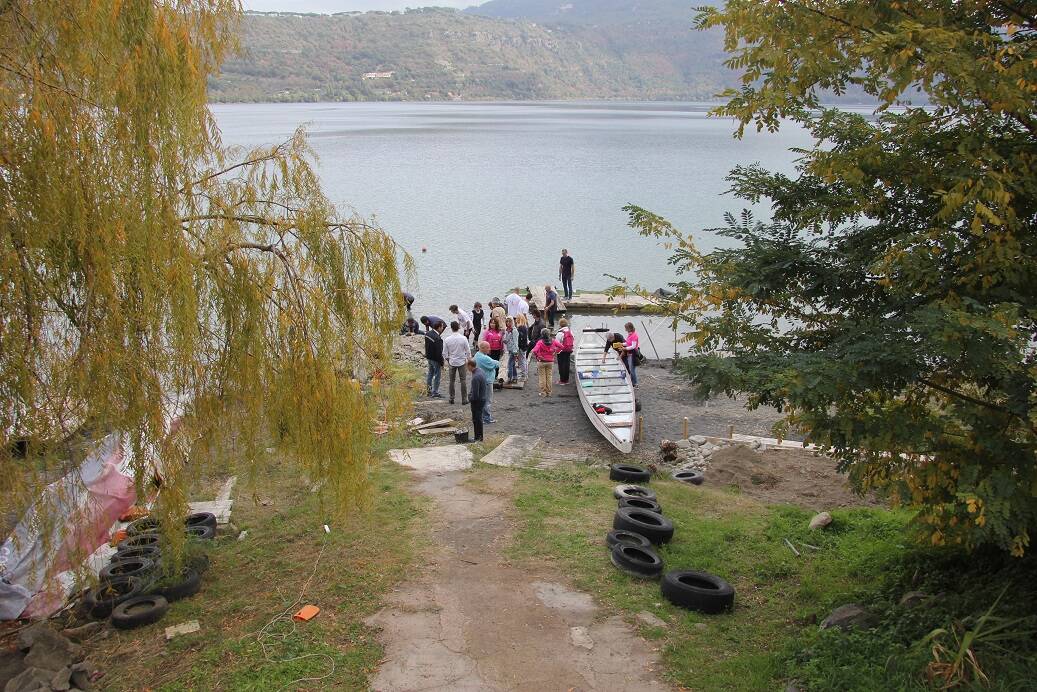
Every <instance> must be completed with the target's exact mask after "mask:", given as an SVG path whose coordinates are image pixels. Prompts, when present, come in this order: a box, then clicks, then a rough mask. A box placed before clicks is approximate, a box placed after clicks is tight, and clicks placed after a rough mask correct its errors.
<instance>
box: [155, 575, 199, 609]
mask: <svg viewBox="0 0 1037 692" xmlns="http://www.w3.org/2000/svg"><path fill="white" fill-rule="evenodd" d="M180 577H181V579H180V581H178V582H176V583H174V584H169V585H168V586H160V587H157V588H156V589H155V590H154V591H152V592H151V593H153V594H157V595H159V596H161V597H162V598H164V599H166V601H167V602H168V603H173V602H175V601H179V600H180V599H181V598H188V597H190V596H194V595H195V594H196V593H198V591H199V590H200V589H201V588H202V575H200V574H199V573H198V572H197V571H196V570H194V569H191V568H190V567H185V568H184V570H183V572H181V574H180Z"/></svg>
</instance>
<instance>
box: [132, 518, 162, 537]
mask: <svg viewBox="0 0 1037 692" xmlns="http://www.w3.org/2000/svg"><path fill="white" fill-rule="evenodd" d="M161 530H162V527H161V526H160V525H159V522H158V519H156V518H155V517H141V518H140V519H137V520H135V521H131V522H130V523H129V524H127V525H126V535H128V536H139V535H141V534H144V533H159V532H160V531H161Z"/></svg>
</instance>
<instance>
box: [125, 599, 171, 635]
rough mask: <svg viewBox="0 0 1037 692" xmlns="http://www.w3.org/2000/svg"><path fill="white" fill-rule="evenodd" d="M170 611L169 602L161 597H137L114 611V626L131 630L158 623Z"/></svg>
mask: <svg viewBox="0 0 1037 692" xmlns="http://www.w3.org/2000/svg"><path fill="white" fill-rule="evenodd" d="M167 610H169V602H168V601H166V599H164V598H162V597H161V596H137V597H136V598H131V599H129V600H128V601H123V602H122V603H120V604H119V605H117V606H115V608H113V609H112V625H113V626H115V627H117V628H118V629H121V630H131V629H133V628H134V627H143V626H144V625H150V624H151V623H153V622H158V621H159V620H161V619H162V616H163V615H165V614H166V611H167Z"/></svg>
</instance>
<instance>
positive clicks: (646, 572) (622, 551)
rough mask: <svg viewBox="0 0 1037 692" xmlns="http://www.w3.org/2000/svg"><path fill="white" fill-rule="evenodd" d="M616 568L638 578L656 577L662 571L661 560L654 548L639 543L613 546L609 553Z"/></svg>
mask: <svg viewBox="0 0 1037 692" xmlns="http://www.w3.org/2000/svg"><path fill="white" fill-rule="evenodd" d="M611 560H612V564H613V565H615V567H616V569H618V570H620V571H623V572H626V573H627V574H629V575H630V576H632V577H638V578H640V579H658V578H659V575H660V574H662V572H663V560H662V558H661V557H659V556H658V555H657V554H656V552H655V551H654V550H652V549H651V548H646V547H644V546H641V545H624V544H622V543H620V544H618V545H616V546H614V547H613V548H612V553H611Z"/></svg>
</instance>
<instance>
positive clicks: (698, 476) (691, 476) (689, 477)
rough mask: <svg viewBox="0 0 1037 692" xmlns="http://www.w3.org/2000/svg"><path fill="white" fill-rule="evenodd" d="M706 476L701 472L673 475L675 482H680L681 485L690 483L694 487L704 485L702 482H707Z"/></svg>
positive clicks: (685, 472) (675, 473)
mask: <svg viewBox="0 0 1037 692" xmlns="http://www.w3.org/2000/svg"><path fill="white" fill-rule="evenodd" d="M705 478H706V477H705V476H704V475H703V474H702V472H701V471H692V470H688V471H676V472H674V474H673V480H675V481H680V482H681V483H690V484H692V485H702V481H703V480H705Z"/></svg>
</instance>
